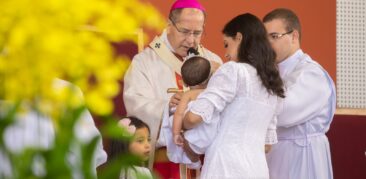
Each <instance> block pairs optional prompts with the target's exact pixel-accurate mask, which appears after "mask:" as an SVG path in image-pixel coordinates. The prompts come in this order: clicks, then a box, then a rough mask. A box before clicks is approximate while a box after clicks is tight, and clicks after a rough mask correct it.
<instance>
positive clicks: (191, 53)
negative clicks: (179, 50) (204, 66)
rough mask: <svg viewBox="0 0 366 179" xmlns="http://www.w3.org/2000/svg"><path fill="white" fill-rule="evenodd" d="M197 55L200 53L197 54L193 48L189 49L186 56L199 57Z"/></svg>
mask: <svg viewBox="0 0 366 179" xmlns="http://www.w3.org/2000/svg"><path fill="white" fill-rule="evenodd" d="M199 54H200V53H198V51H197V50H196V49H195V48H193V47H191V48H189V49H188V51H187V55H188V56H191V55H199Z"/></svg>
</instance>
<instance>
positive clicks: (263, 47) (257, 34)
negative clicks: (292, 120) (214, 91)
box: [222, 13, 285, 98]
mask: <svg viewBox="0 0 366 179" xmlns="http://www.w3.org/2000/svg"><path fill="white" fill-rule="evenodd" d="M238 32H240V33H241V34H242V36H243V40H242V41H241V43H240V45H239V49H238V61H239V62H242V63H248V64H250V65H252V66H253V67H254V68H256V69H257V73H258V75H259V77H260V79H261V80H262V83H263V85H264V87H265V88H266V89H267V90H268V91H269V92H270V93H271V94H275V95H277V96H279V97H282V98H284V97H285V94H284V89H283V82H282V80H281V78H280V75H279V72H278V69H277V67H276V64H275V58H276V53H275V51H274V50H273V49H272V47H271V44H270V43H269V41H268V36H267V31H266V29H265V27H264V25H263V23H262V22H261V21H260V20H259V19H258V18H257V17H256V16H254V15H252V14H250V13H245V14H242V15H239V16H237V17H235V18H234V19H232V20H231V21H230V22H228V23H227V24H226V25H225V27H224V29H223V30H222V33H223V34H225V35H226V36H228V37H231V38H235V37H236V35H237V33H238Z"/></svg>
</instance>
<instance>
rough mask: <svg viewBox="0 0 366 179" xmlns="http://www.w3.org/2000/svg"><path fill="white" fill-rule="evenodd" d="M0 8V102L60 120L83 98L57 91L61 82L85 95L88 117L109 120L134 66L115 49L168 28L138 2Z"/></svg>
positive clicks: (33, 2)
mask: <svg viewBox="0 0 366 179" xmlns="http://www.w3.org/2000/svg"><path fill="white" fill-rule="evenodd" d="M0 7H1V9H2V10H1V11H0V99H1V100H6V101H17V102H19V101H24V100H26V101H30V102H31V103H32V102H34V101H36V102H37V103H36V105H37V106H38V107H37V108H38V109H40V110H41V111H42V110H43V111H45V112H47V113H50V114H54V115H57V113H58V112H57V111H53V110H55V109H58V108H59V107H60V106H62V105H69V106H70V105H71V106H78V105H81V104H79V103H80V99H79V98H78V97H77V96H80V94H78V93H80V91H79V92H77V90H65V89H58V90H53V87H52V86H53V83H54V80H55V79H56V78H61V79H65V80H67V81H69V82H71V83H73V84H75V85H76V86H78V87H80V88H81V90H82V91H83V93H84V97H85V101H86V104H87V106H88V107H89V109H90V110H92V111H93V112H96V113H98V114H101V115H105V114H109V113H110V112H111V111H112V110H113V103H112V101H111V98H112V97H113V96H115V95H116V94H117V93H118V92H119V90H120V89H119V84H118V80H120V79H122V77H123V74H124V71H125V69H126V68H127V67H128V65H129V59H128V58H127V57H117V56H116V55H115V54H114V51H113V48H112V46H111V42H123V41H126V40H129V41H135V42H136V38H132V37H133V35H131V34H134V33H135V32H136V31H137V29H139V28H142V27H144V28H150V29H154V30H161V28H162V27H163V25H164V22H163V18H162V16H161V15H160V14H159V13H158V11H157V10H156V9H155V8H154V7H153V6H152V5H150V4H147V3H142V2H139V1H138V0H4V1H0ZM91 79H92V80H91Z"/></svg>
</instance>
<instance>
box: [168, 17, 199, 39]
mask: <svg viewBox="0 0 366 179" xmlns="http://www.w3.org/2000/svg"><path fill="white" fill-rule="evenodd" d="M169 20H170V22H172V24H173V26H174V28H175V29H177V31H178V32H179V33H180V34H181V35H182V36H184V37H189V36H191V35H193V37H194V38H199V37H201V36H202V34H203V30H188V29H185V28H182V29H180V28H178V27H177V25H176V23H175V22H174V21H173V20H171V19H169Z"/></svg>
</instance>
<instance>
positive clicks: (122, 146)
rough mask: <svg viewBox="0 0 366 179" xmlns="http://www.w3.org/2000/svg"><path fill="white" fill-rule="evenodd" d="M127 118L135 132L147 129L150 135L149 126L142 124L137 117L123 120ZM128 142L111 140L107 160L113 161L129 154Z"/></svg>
mask: <svg viewBox="0 0 366 179" xmlns="http://www.w3.org/2000/svg"><path fill="white" fill-rule="evenodd" d="M125 118H128V119H130V121H131V122H130V124H129V125H130V126H135V128H136V130H137V129H141V128H147V129H148V131H149V133H150V128H149V126H148V125H147V124H146V123H144V122H143V121H142V120H140V119H138V118H137V117H133V116H130V117H124V118H123V119H125ZM129 145H130V142H129V141H125V140H122V139H111V141H110V149H109V159H110V160H113V159H115V158H117V157H119V156H120V155H121V154H130V153H131V152H130V151H129V149H128V148H129Z"/></svg>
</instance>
